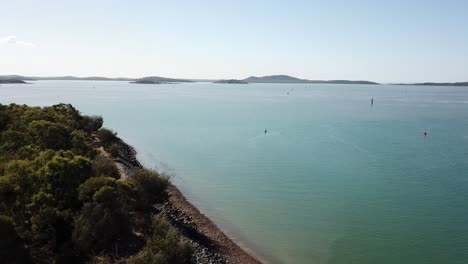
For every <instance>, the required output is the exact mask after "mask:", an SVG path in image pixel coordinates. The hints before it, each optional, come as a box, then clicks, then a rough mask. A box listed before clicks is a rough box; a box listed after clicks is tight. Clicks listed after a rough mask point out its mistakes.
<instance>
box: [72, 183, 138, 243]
mask: <svg viewBox="0 0 468 264" xmlns="http://www.w3.org/2000/svg"><path fill="white" fill-rule="evenodd" d="M133 196H134V190H133V188H132V186H130V185H129V184H128V183H125V182H123V181H119V180H115V179H114V178H110V177H93V178H90V179H89V180H87V181H86V182H85V183H83V184H82V185H81V186H80V194H79V197H80V200H81V201H82V202H84V203H85V204H84V206H83V208H82V210H81V213H80V214H79V216H78V217H77V218H76V220H75V229H74V231H73V241H74V242H75V244H76V245H77V246H78V247H79V248H80V249H81V250H82V251H83V252H90V251H92V252H99V251H101V250H104V249H105V248H106V246H108V245H109V244H110V242H111V241H115V240H116V239H117V238H118V237H119V236H120V235H121V234H122V233H123V234H125V233H126V232H129V225H128V221H129V216H128V209H129V207H130V206H131V203H132V199H133V198H132V197H133Z"/></svg>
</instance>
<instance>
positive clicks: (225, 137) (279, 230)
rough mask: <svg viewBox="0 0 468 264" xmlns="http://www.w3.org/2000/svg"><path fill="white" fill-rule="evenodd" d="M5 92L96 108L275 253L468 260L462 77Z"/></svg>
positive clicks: (82, 85) (194, 194) (52, 85)
mask: <svg viewBox="0 0 468 264" xmlns="http://www.w3.org/2000/svg"><path fill="white" fill-rule="evenodd" d="M291 90H292V91H291ZM287 91H291V92H290V95H289V96H288V95H287ZM371 97H373V98H374V106H373V107H371V106H370V98H371ZM0 102H1V103H3V104H6V103H12V102H15V103H19V104H29V105H41V106H43V105H50V104H55V103H59V102H66V103H72V104H73V105H74V106H75V107H77V108H78V109H79V110H81V111H82V112H83V113H85V114H100V115H102V116H103V117H104V120H105V126H107V127H109V128H112V129H114V130H116V131H118V133H119V135H120V136H121V137H123V138H124V139H125V140H126V141H128V142H129V143H130V144H133V145H134V146H135V147H136V149H137V150H138V151H139V158H140V159H141V160H142V161H143V163H144V164H145V165H147V166H149V167H158V168H159V169H161V170H165V171H168V172H170V173H174V174H175V176H174V179H173V180H174V182H175V183H176V185H178V186H179V187H180V188H181V189H182V190H183V192H184V193H185V194H186V195H187V196H188V197H189V199H190V200H191V201H193V202H194V203H195V204H196V205H197V206H198V207H199V208H200V209H201V210H202V211H203V212H205V213H206V214H207V215H209V216H210V217H211V218H213V219H214V220H215V222H216V223H218V224H219V225H220V226H222V227H223V228H225V230H226V231H227V232H228V233H229V234H230V235H231V236H233V237H234V238H235V239H237V240H238V241H240V242H241V243H242V244H243V245H244V246H246V247H248V248H251V249H253V250H254V251H255V252H256V253H257V254H258V255H259V256H261V257H263V258H264V259H267V260H269V261H270V262H272V263H312V264H313V263H318V264H322V263H327V264H350V263H356V264H376V263H379V264H386V263H388V264H395V263H400V264H406V263H408V264H417V263H421V264H430V263H437V264H440V263H447V264H450V263H460V264H462V263H463V264H466V263H468V88H461V87H459V88H457V87H416V86H372V85H371V86H365V85H318V84H315V85H304V84H248V85H226V84H210V83H191V84H167V85H137V84H129V83H126V82H93V81H39V82H34V84H30V85H1V86H0ZM265 129H267V130H268V133H267V134H265V133H264V130H265ZM425 129H427V132H428V136H427V137H426V138H425V137H424V136H423V132H424V130H425Z"/></svg>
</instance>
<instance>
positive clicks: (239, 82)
mask: <svg viewBox="0 0 468 264" xmlns="http://www.w3.org/2000/svg"><path fill="white" fill-rule="evenodd" d="M213 83H225V84H248V82H246V81H244V80H236V79H229V80H218V81H215V82H213Z"/></svg>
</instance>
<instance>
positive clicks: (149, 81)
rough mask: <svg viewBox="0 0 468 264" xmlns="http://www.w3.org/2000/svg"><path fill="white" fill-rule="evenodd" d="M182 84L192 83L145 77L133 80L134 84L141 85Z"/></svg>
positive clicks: (184, 80)
mask: <svg viewBox="0 0 468 264" xmlns="http://www.w3.org/2000/svg"><path fill="white" fill-rule="evenodd" d="M180 82H192V81H190V80H187V79H175V78H165V77H159V76H149V77H143V78H140V79H136V80H133V82H132V83H139V84H161V83H180Z"/></svg>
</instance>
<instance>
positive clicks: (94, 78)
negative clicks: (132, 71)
mask: <svg viewBox="0 0 468 264" xmlns="http://www.w3.org/2000/svg"><path fill="white" fill-rule="evenodd" d="M0 79H16V80H23V81H41V80H57V81H133V80H135V79H134V78H125V77H117V78H107V77H99V76H92V77H76V76H55V77H54V76H52V77H33V76H22V75H1V76H0Z"/></svg>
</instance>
